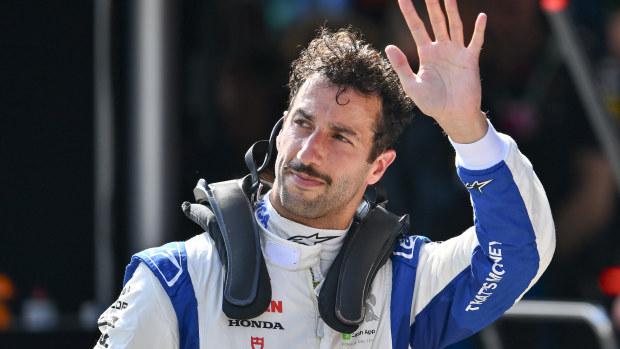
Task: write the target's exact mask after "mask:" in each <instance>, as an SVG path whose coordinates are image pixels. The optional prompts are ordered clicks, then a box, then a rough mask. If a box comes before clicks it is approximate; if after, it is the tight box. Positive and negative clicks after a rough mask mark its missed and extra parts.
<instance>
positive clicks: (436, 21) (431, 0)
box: [426, 0, 450, 41]
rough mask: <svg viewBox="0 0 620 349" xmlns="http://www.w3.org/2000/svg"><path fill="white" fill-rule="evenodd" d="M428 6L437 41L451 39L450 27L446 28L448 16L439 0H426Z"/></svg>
mask: <svg viewBox="0 0 620 349" xmlns="http://www.w3.org/2000/svg"><path fill="white" fill-rule="evenodd" d="M426 8H427V9H428V17H429V18H430V20H431V26H433V33H434V34H435V41H446V40H450V36H449V35H448V29H447V28H446V17H445V16H444V15H443V11H442V10H441V4H440V3H439V0H426Z"/></svg>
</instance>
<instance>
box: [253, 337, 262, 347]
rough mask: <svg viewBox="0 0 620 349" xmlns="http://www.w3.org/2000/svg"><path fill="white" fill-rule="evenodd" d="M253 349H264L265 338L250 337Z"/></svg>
mask: <svg viewBox="0 0 620 349" xmlns="http://www.w3.org/2000/svg"><path fill="white" fill-rule="evenodd" d="M250 344H251V345H252V349H263V346H264V345H265V337H250Z"/></svg>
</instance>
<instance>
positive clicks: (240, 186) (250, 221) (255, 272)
mask: <svg viewBox="0 0 620 349" xmlns="http://www.w3.org/2000/svg"><path fill="white" fill-rule="evenodd" d="M249 183H250V178H249V176H248V177H246V178H244V179H242V180H231V181H225V182H219V183H214V184H209V185H207V184H206V182H205V181H204V180H202V179H201V180H200V181H199V182H198V185H197V186H196V188H195V189H194V196H195V197H196V200H197V201H198V202H199V203H200V204H198V205H196V204H194V205H192V204H189V203H187V202H186V203H184V204H183V210H184V212H185V214H186V215H187V216H188V217H189V218H190V219H192V220H193V221H194V222H196V223H198V224H199V225H201V227H202V228H203V229H205V231H208V232H209V234H210V235H211V237H212V238H213V240H214V241H215V243H216V246H217V250H218V254H219V255H220V259H221V261H222V264H224V266H225V270H226V274H225V279H224V299H223V304H222V310H223V311H224V313H225V314H226V315H227V316H228V317H230V318H233V319H250V318H254V317H257V316H259V315H260V314H262V313H263V312H265V310H266V309H267V308H268V306H269V304H270V301H271V283H270V281H269V273H268V272H267V267H266V265H265V260H264V258H263V254H262V251H261V247H260V239H259V236H258V227H257V225H256V221H255V219H254V214H253V209H252V205H251V204H250V201H249V199H248V196H247V194H246V193H245V190H244V185H246V186H247V185H249Z"/></svg>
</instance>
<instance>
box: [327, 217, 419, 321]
mask: <svg viewBox="0 0 620 349" xmlns="http://www.w3.org/2000/svg"><path fill="white" fill-rule="evenodd" d="M365 210H367V213H366V214H365V215H364V217H362V219H361V220H360V221H355V222H354V223H353V226H352V227H351V229H350V230H349V233H348V234H347V238H346V240H345V242H344V244H343V247H342V248H341V250H340V252H339V253H338V256H337V257H336V259H335V260H334V263H333V264H332V266H331V268H330V270H329V272H328V273H327V277H326V278H325V281H324V283H323V286H322V288H321V292H320V294H319V312H320V314H321V317H322V318H323V321H325V323H326V324H327V325H328V326H329V327H331V328H333V329H334V330H336V331H338V332H342V333H352V332H354V331H355V330H356V329H357V328H358V327H359V325H360V324H361V323H362V321H364V315H365V313H366V311H365V303H364V302H365V300H366V297H367V295H368V291H369V289H370V286H371V284H372V281H373V280H374V277H375V275H376V273H377V271H378V270H379V268H381V267H382V266H383V265H384V264H385V262H386V261H387V259H388V258H389V257H390V255H391V253H392V251H393V249H394V245H395V244H396V241H397V239H398V238H399V237H402V236H404V235H405V234H407V232H408V230H409V215H404V216H402V217H400V218H399V217H398V216H396V215H394V214H393V213H391V212H389V211H388V210H386V209H385V208H384V207H383V206H381V205H376V206H374V207H372V208H368V207H366V208H365Z"/></svg>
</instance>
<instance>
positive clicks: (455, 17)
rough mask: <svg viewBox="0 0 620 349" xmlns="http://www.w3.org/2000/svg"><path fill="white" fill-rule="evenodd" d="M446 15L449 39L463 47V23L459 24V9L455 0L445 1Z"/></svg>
mask: <svg viewBox="0 0 620 349" xmlns="http://www.w3.org/2000/svg"><path fill="white" fill-rule="evenodd" d="M445 4H446V13H447V14H448V25H449V26H450V38H451V39H452V41H454V42H456V43H458V44H460V45H463V46H465V40H464V39H463V22H461V15H459V8H458V6H457V5H456V0H445Z"/></svg>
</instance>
